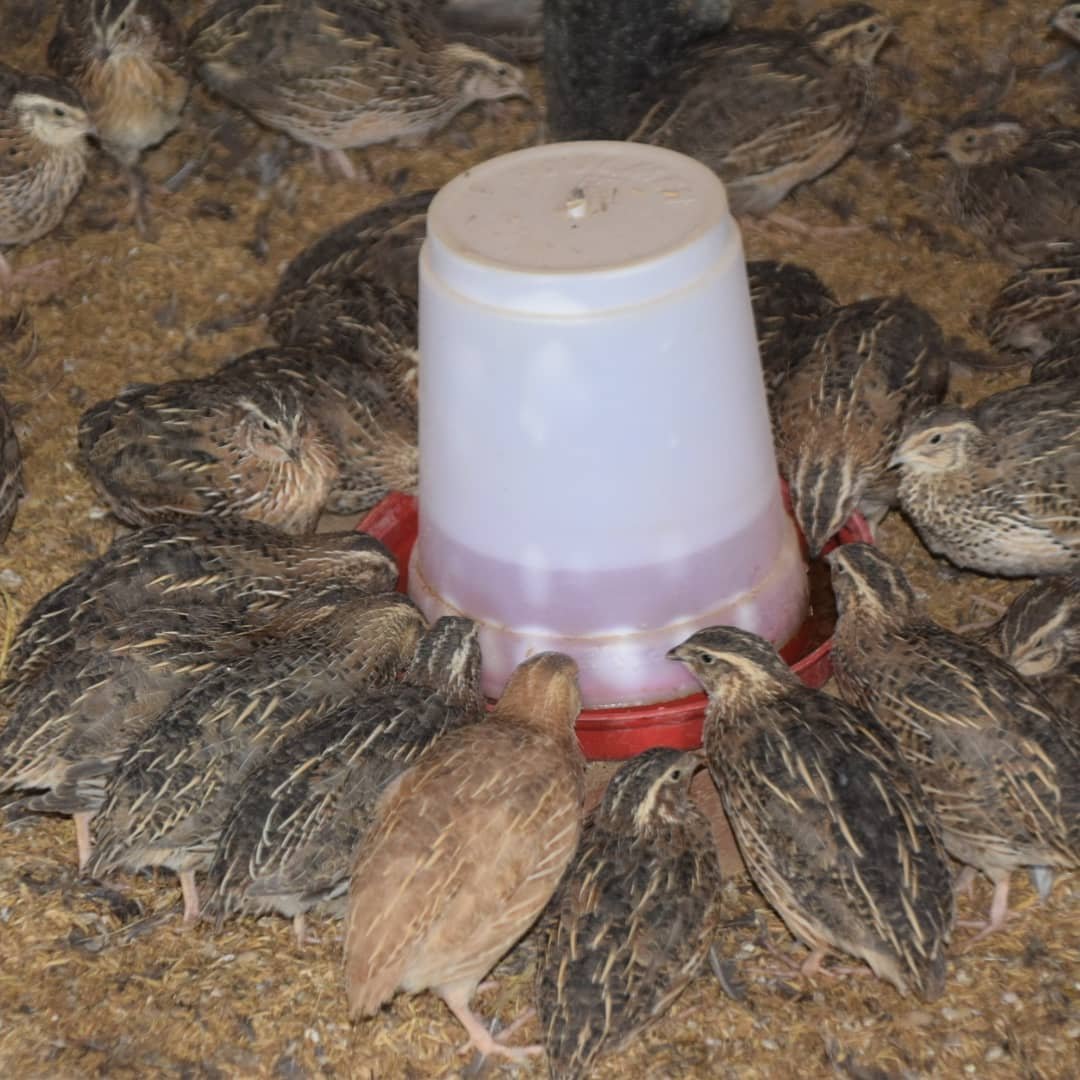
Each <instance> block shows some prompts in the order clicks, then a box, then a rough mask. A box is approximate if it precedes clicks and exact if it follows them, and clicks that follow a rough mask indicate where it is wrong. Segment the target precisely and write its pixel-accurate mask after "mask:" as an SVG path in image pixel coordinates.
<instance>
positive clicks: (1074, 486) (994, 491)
mask: <svg viewBox="0 0 1080 1080" xmlns="http://www.w3.org/2000/svg"><path fill="white" fill-rule="evenodd" d="M893 462H894V464H895V465H897V466H899V468H900V474H901V475H900V502H901V505H902V507H903V510H904V513H905V514H906V515H907V517H908V519H909V520H910V521H911V523H912V524H913V525H914V526H915V528H916V529H917V530H918V533H919V536H920V537H922V540H923V542H924V543H925V544H926V546H927V547H928V548H929V549H930V550H931V551H932V552H934V554H936V555H944V556H945V557H946V558H947V559H949V561H950V562H952V563H954V564H955V565H957V566H959V567H962V568H966V569H969V570H976V571H979V572H980V573H984V574H998V575H1001V576H1004V577H1014V576H1020V577H1026V576H1029V575H1040V574H1068V573H1075V572H1076V571H1077V568H1080V382H1076V381H1074V380H1068V379H1058V380H1055V381H1052V382H1040V383H1036V384H1033V385H1031V386H1020V387H1016V388H1015V389H1012V390H1005V391H1003V392H1001V393H999V394H993V395H991V396H990V397H988V398H984V399H983V400H982V401H980V402H978V404H976V405H975V406H973V407H972V408H970V409H964V408H961V407H960V406H956V405H943V406H939V407H938V408H936V409H933V410H931V411H930V412H927V413H925V414H924V415H922V416H921V417H919V418H918V419H917V420H915V421H913V422H912V423H911V424H910V425H909V426H908V428H907V429H906V431H905V432H904V434H903V436H902V438H901V440H900V444H899V446H898V447H897V449H896V453H895V455H894V457H893Z"/></svg>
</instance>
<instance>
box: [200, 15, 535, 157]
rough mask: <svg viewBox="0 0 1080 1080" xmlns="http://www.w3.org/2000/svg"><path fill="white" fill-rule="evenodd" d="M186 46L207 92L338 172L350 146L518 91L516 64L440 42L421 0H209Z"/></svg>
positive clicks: (423, 129)
mask: <svg viewBox="0 0 1080 1080" xmlns="http://www.w3.org/2000/svg"><path fill="white" fill-rule="evenodd" d="M190 48H191V52H192V55H193V57H194V60H195V63H196V65H197V70H198V73H199V75H200V77H201V78H202V80H203V81H204V82H205V83H206V85H207V86H208V87H209V88H210V89H211V90H213V91H214V92H215V93H217V94H220V95H221V96H222V97H223V98H225V99H226V100H228V101H231V102H232V103H233V104H235V105H239V106H240V107H241V108H243V109H246V110H247V111H248V112H250V113H251V114H252V115H253V116H254V117H255V118H256V119H257V120H259V121H260V122H261V123H263V124H265V125H266V126H267V127H271V128H277V129H279V130H281V131H284V132H286V133H287V134H289V135H291V136H292V137H293V138H294V139H296V140H298V141H299V142H302V143H306V144H308V145H309V146H312V147H314V148H315V149H316V151H320V150H321V151H327V152H329V153H330V155H331V158H332V160H333V161H334V162H335V163H336V165H337V166H338V168H339V169H340V170H341V171H342V172H343V173H344V174H345V175H346V176H349V177H352V176H353V175H354V170H353V167H352V164H351V163H350V162H349V159H348V158H347V157H346V156H345V154H344V150H346V149H348V148H350V147H366V146H371V145H373V144H375V143H383V142H389V141H391V140H394V139H418V138H422V137H424V136H426V135H428V134H429V133H431V132H434V131H437V130H438V129H439V128H442V127H444V126H445V125H446V124H448V123H449V122H450V121H451V120H452V119H453V118H454V116H456V115H457V113H459V112H460V111H461V110H462V109H464V108H466V107H468V106H469V105H471V104H473V103H474V102H477V101H497V100H500V99H502V98H508V97H524V96H527V95H526V94H525V84H524V77H523V75H522V73H521V71H520V70H519V69H518V68H516V67H514V66H513V65H512V64H510V63H507V62H506V61H503V60H500V59H498V58H496V57H494V56H491V55H489V54H488V53H486V52H483V51H481V50H480V49H477V48H474V47H473V46H471V45H466V44H463V43H459V42H448V41H446V40H445V39H444V38H442V36H441V32H440V28H439V25H438V21H437V19H435V17H434V15H433V13H432V12H431V11H430V10H428V9H427V8H426V7H425V5H417V4H409V3H386V2H385V0H292V2H290V3H287V4H249V3H245V2H241V0H218V2H217V3H214V4H212V5H211V7H210V8H209V10H207V11H206V13H205V14H204V15H203V16H202V17H201V18H200V19H199V20H198V21H197V22H196V23H195V25H194V26H193V27H192V29H191V35H190Z"/></svg>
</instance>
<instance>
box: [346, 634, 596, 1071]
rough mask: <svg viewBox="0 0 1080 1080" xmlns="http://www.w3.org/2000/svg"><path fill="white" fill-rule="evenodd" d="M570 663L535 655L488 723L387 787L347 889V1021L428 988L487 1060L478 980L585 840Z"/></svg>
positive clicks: (452, 738) (461, 733) (437, 749)
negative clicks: (475, 1006) (398, 995)
mask: <svg viewBox="0 0 1080 1080" xmlns="http://www.w3.org/2000/svg"><path fill="white" fill-rule="evenodd" d="M580 709H581V695H580V691H579V689H578V683H577V665H576V664H575V663H574V661H573V660H571V659H570V658H569V657H568V656H564V655H562V654H561V653H538V654H537V655H535V656H532V657H531V658H530V659H528V660H527V661H525V663H523V664H521V665H519V666H518V668H517V669H516V670H515V671H514V672H513V674H512V675H511V677H510V681H509V682H508V683H507V685H506V688H505V689H504V691H503V693H502V696H501V697H500V698H499V701H498V703H497V705H496V706H495V709H494V711H493V712H492V713H491V714H490V716H489V718H488V719H487V720H486V721H485V722H483V723H481V724H474V725H471V726H468V727H463V728H458V729H457V730H455V731H450V732H447V733H446V734H445V735H444V736H443V737H442V738H441V739H440V740H439V741H438V742H437V743H435V745H434V746H432V747H431V748H430V749H429V750H427V751H426V752H425V753H424V754H423V755H421V757H420V758H419V759H418V761H417V763H416V764H415V765H414V766H413V767H412V768H411V769H409V770H408V772H406V773H404V774H402V776H401V777H399V778H398V780H397V781H395V783H394V784H393V785H392V786H391V787H390V788H389V789H388V790H387V792H386V794H385V795H384V796H383V799H382V801H381V802H380V803H379V808H378V812H377V815H376V819H375V823H374V825H373V826H372V828H371V831H370V832H369V834H368V837H367V839H366V840H365V842H364V844H363V845H362V846H361V848H360V851H359V853H358V856H357V860H356V865H355V866H354V868H353V872H352V881H351V884H350V887H349V909H348V915H347V929H346V937H345V982H346V988H347V991H348V1000H349V1013H350V1015H351V1016H353V1017H357V1016H371V1015H373V1014H375V1013H376V1012H378V1010H379V1008H380V1007H381V1006H382V1005H383V1004H384V1003H385V1002H387V1001H389V1000H390V998H391V997H393V996H394V994H395V992H396V991H398V990H399V989H400V990H405V991H407V992H409V993H418V992H420V991H421V990H428V989H430V990H433V991H434V992H435V993H436V994H438V995H439V997H441V998H442V999H443V1001H444V1002H446V1004H447V1006H448V1007H449V1008H450V1010H451V1011H452V1012H453V1014H454V1015H455V1016H456V1017H457V1018H458V1020H459V1021H460V1022H461V1024H462V1026H463V1027H464V1028H465V1030H466V1031H467V1032H468V1034H469V1039H470V1041H471V1043H472V1044H473V1045H474V1046H475V1047H476V1048H477V1049H478V1050H479V1051H480V1052H481V1053H483V1054H502V1055H504V1056H507V1057H511V1058H520V1057H524V1056H526V1055H527V1054H530V1053H533V1052H537V1051H538V1050H539V1049H540V1048H538V1047H514V1048H511V1047H508V1046H505V1045H503V1044H501V1043H499V1042H497V1041H496V1040H495V1039H494V1038H493V1037H492V1035H491V1034H490V1033H489V1032H488V1031H487V1029H486V1028H485V1027H484V1025H483V1023H482V1022H481V1021H480V1020H479V1018H478V1017H477V1016H476V1014H475V1013H474V1012H473V1011H472V1009H471V1007H470V1004H469V1002H470V999H471V998H472V996H473V993H474V992H475V990H476V988H477V986H478V985H479V983H480V980H481V979H482V978H483V977H484V975H485V974H486V973H487V972H488V971H489V970H490V969H491V968H492V967H493V966H494V964H495V962H496V961H497V960H498V959H499V957H500V956H502V955H503V953H505V952H506V951H507V950H508V949H509V948H510V947H511V946H512V945H513V944H514V942H515V941H517V939H518V938H520V937H521V936H522V935H523V934H524V933H525V931H526V930H528V928H529V926H530V925H531V924H532V923H533V921H534V920H535V919H536V917H537V916H538V915H539V914H540V912H541V910H542V909H543V908H544V905H545V904H546V903H547V902H548V900H549V899H550V898H551V895H552V894H553V893H554V891H555V888H556V886H557V885H558V883H559V879H560V878H561V877H562V875H563V872H564V870H565V869H566V867H567V866H568V864H569V862H570V860H571V859H572V858H573V855H574V849H575V848H576V847H577V842H578V836H579V834H580V831H581V816H582V799H583V797H584V787H585V769H584V766H585V763H584V759H583V758H582V755H581V751H580V749H579V748H578V745H577V741H576V739H575V736H574V723H575V721H576V720H577V716H578V713H579V711H580Z"/></svg>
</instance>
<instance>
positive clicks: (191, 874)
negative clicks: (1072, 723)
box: [180, 870, 199, 926]
mask: <svg viewBox="0 0 1080 1080" xmlns="http://www.w3.org/2000/svg"><path fill="white" fill-rule="evenodd" d="M180 889H181V891H182V892H183V894H184V925H185V926H191V925H193V924H194V923H196V922H198V921H199V890H198V888H197V887H196V885H195V871H194V870H181V871H180Z"/></svg>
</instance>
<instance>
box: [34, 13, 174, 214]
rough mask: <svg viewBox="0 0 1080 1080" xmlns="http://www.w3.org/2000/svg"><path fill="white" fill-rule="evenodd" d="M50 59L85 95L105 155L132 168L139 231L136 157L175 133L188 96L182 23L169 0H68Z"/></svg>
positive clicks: (139, 185)
mask: <svg viewBox="0 0 1080 1080" xmlns="http://www.w3.org/2000/svg"><path fill="white" fill-rule="evenodd" d="M48 57H49V63H50V65H51V66H52V67H53V69H54V70H55V71H56V72H58V73H59V74H60V75H62V76H63V77H64V78H66V79H68V80H69V81H70V82H71V84H72V85H73V86H74V87H75V88H76V89H77V90H78V91H79V92H80V94H82V97H83V100H84V101H85V102H86V107H87V110H88V112H89V114H90V119H91V122H92V123H93V125H94V129H95V132H96V134H97V137H98V139H99V140H100V142H101V145H102V147H103V149H104V150H105V151H106V152H108V153H109V154H110V155H112V157H114V158H116V160H117V161H119V162H120V163H121V164H122V165H123V166H124V167H125V168H126V169H127V170H128V172H129V176H130V182H131V190H132V207H133V211H134V213H135V217H136V220H137V221H138V222H139V224H140V226H142V225H143V224H144V218H143V209H144V208H143V206H142V199H143V196H144V189H145V181H144V179H143V176H142V173H141V171H139V169H138V161H139V156H140V155H141V154H142V152H143V151H144V150H146V149H148V148H149V147H152V146H156V145H157V144H158V143H160V142H161V141H162V140H163V139H164V138H165V137H166V136H167V135H169V133H170V132H172V131H173V130H174V129H175V128H176V126H177V125H178V124H179V122H180V112H181V110H182V109H183V107H184V102H185V101H186V100H187V95H188V74H187V59H186V54H185V50H184V42H183V33H182V31H181V29H180V26H179V24H178V23H177V21H176V19H175V18H174V16H173V14H172V12H171V11H170V9H169V7H168V6H167V4H166V3H165V2H164V0H64V4H63V6H62V7H61V9H60V17H59V19H58V21H57V25H56V33H55V34H54V35H53V39H52V41H50V42H49V51H48Z"/></svg>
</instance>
